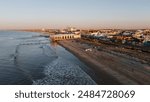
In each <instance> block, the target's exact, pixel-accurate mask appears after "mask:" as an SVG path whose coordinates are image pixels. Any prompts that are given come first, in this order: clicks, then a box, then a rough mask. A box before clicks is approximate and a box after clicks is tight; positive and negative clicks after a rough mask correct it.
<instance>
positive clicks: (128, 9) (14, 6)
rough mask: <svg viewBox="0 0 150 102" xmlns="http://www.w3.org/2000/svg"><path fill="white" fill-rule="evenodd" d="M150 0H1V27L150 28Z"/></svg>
mask: <svg viewBox="0 0 150 102" xmlns="http://www.w3.org/2000/svg"><path fill="white" fill-rule="evenodd" d="M149 10H150V1H149V0H0V14H1V17H0V29H41V28H54V29H55V28H66V27H68V26H73V27H77V28H80V29H89V28H90V29H150V19H149V18H150V13H148V11H149Z"/></svg>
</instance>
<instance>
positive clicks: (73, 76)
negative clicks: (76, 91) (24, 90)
mask: <svg viewBox="0 0 150 102" xmlns="http://www.w3.org/2000/svg"><path fill="white" fill-rule="evenodd" d="M44 74H45V75H46V77H45V78H43V79H39V80H36V81H33V84H34V85H93V84H96V83H95V82H94V81H93V80H92V79H91V78H90V76H89V75H87V74H86V73H85V72H84V71H83V70H82V69H81V68H80V67H79V66H78V65H75V64H73V63H71V62H69V61H67V60H65V59H63V58H61V57H58V59H56V60H54V61H53V62H52V63H50V64H49V65H47V66H46V68H45V70H44Z"/></svg>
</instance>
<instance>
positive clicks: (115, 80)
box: [58, 40, 150, 85]
mask: <svg viewBox="0 0 150 102" xmlns="http://www.w3.org/2000/svg"><path fill="white" fill-rule="evenodd" d="M58 44H59V45H61V46H63V47H64V48H65V49H66V50H68V51H69V52H71V53H73V54H74V55H75V56H76V57H77V58H79V60H81V62H83V63H84V64H85V65H87V66H88V67H89V68H90V69H92V70H93V71H94V72H95V75H96V76H97V79H94V80H95V81H96V83H97V84H104V85H138V84H150V81H148V78H149V74H147V73H146V69H144V71H141V70H139V69H140V68H141V67H143V68H145V67H147V66H143V65H142V64H139V62H134V61H132V60H130V59H126V58H123V57H122V58H120V57H118V56H116V55H112V54H110V53H108V52H105V51H97V49H95V48H93V46H87V45H86V44H87V43H86V42H82V41H80V40H65V41H59V42H58ZM86 48H92V51H85V49H86ZM119 61H120V62H119ZM130 63H131V64H130ZM132 63H135V65H133V64H132ZM128 64H130V65H128ZM136 64H137V65H136ZM138 65H139V66H138ZM135 67H139V68H137V69H135ZM147 68H148V70H149V66H148V67H147ZM144 73H146V74H144ZM88 74H90V73H88ZM91 77H92V76H91ZM143 78H144V79H143ZM99 79H102V82H103V83H101V82H100V80H99ZM142 79H143V80H142Z"/></svg>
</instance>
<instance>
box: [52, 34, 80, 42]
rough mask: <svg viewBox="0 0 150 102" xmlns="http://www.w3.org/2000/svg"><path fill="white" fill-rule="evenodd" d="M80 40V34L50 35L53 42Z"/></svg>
mask: <svg viewBox="0 0 150 102" xmlns="http://www.w3.org/2000/svg"><path fill="white" fill-rule="evenodd" d="M78 38H81V35H80V34H56V35H50V39H51V40H52V41H59V40H68V39H78Z"/></svg>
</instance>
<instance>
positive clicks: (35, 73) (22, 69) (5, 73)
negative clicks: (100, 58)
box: [0, 31, 96, 85]
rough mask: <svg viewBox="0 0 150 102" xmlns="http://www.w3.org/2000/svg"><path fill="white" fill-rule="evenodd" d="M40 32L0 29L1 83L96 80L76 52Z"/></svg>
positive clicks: (78, 82) (37, 83) (60, 82)
mask: <svg viewBox="0 0 150 102" xmlns="http://www.w3.org/2000/svg"><path fill="white" fill-rule="evenodd" d="M39 35H40V33H31V32H19V31H0V85H31V84H35V85H64V84H65V85H68V84H71V85H78V84H84V85H86V84H90V85H91V84H96V83H95V82H94V81H93V80H92V78H91V77H90V76H89V75H88V74H87V73H86V72H88V70H89V69H88V68H87V67H86V66H85V65H84V64H83V63H82V62H80V61H79V60H78V59H77V58H76V57H75V56H74V55H72V54H71V53H69V52H68V51H66V50H65V49H64V48H63V47H61V46H59V45H55V44H52V43H50V41H49V39H48V38H45V37H40V36H39Z"/></svg>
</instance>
